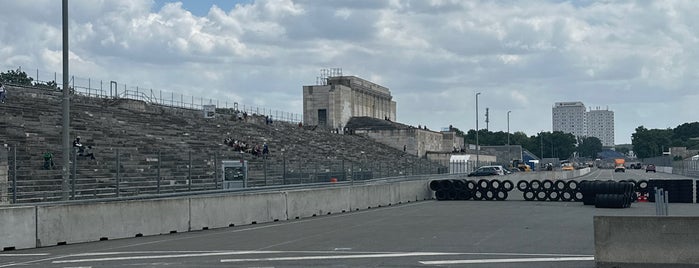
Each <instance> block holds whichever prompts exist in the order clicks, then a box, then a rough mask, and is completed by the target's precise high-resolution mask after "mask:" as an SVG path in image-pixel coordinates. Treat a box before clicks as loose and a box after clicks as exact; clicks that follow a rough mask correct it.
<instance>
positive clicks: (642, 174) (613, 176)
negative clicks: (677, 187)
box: [576, 169, 696, 181]
mask: <svg viewBox="0 0 699 268" xmlns="http://www.w3.org/2000/svg"><path fill="white" fill-rule="evenodd" d="M629 179H634V180H636V181H638V180H642V179H643V180H649V179H692V178H688V177H684V176H681V175H675V174H668V173H660V172H658V173H656V172H646V171H645V170H643V169H627V170H626V172H614V170H613V169H593V170H592V171H591V172H590V173H588V174H586V175H585V176H582V177H579V178H576V180H615V181H619V180H629ZM695 179H696V178H695Z"/></svg>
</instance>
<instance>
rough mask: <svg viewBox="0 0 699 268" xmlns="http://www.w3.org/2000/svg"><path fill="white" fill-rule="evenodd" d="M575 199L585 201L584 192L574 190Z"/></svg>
mask: <svg viewBox="0 0 699 268" xmlns="http://www.w3.org/2000/svg"><path fill="white" fill-rule="evenodd" d="M573 201H575V202H582V201H583V194H582V193H581V192H573Z"/></svg>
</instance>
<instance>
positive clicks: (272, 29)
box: [0, 0, 699, 144]
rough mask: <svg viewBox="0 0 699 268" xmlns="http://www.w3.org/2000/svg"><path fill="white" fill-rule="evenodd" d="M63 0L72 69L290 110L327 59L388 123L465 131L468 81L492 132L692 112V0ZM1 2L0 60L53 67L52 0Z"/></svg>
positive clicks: (646, 121) (56, 60) (673, 119)
mask: <svg viewBox="0 0 699 268" xmlns="http://www.w3.org/2000/svg"><path fill="white" fill-rule="evenodd" d="M69 4H70V7H69V9H70V14H71V18H70V21H71V23H70V27H71V28H70V36H71V45H70V48H71V73H72V75H75V76H76V81H88V79H91V80H89V81H99V80H102V81H117V82H118V83H119V84H120V85H132V86H139V87H141V88H148V89H151V88H152V89H154V90H156V91H164V92H165V93H164V94H185V95H187V96H191V95H194V96H197V97H202V98H205V99H212V100H219V101H221V102H224V101H225V102H229V103H233V102H238V103H239V104H241V105H248V106H259V107H267V108H273V109H275V110H281V111H285V112H291V113H297V114H301V113H302V110H303V101H302V86H304V85H313V84H315V83H316V77H317V76H318V75H319V73H320V69H322V68H335V67H339V68H342V70H343V74H344V75H354V76H358V77H361V78H364V79H367V80H370V81H372V82H375V83H378V84H381V85H383V86H386V87H388V88H389V89H390V90H391V94H392V96H393V98H394V100H395V101H396V102H397V121H399V122H401V123H405V124H410V125H414V126H417V125H422V126H425V125H426V126H428V127H429V128H430V129H433V130H439V129H441V128H442V127H447V126H449V125H453V126H455V127H458V128H460V129H464V130H468V129H472V128H474V127H475V111H474V103H475V97H474V92H476V91H479V92H481V93H482V94H481V95H480V97H479V108H480V112H479V115H480V118H479V122H480V123H479V125H480V126H485V122H484V121H485V118H484V114H485V108H489V112H490V130H492V131H500V130H502V131H505V130H506V128H507V121H506V116H507V111H512V113H511V116H510V119H511V122H510V129H511V130H512V131H513V132H514V131H523V132H525V133H527V134H529V135H534V134H536V133H537V132H539V131H542V130H544V131H550V130H551V128H552V126H551V117H552V116H551V109H552V107H553V105H554V103H555V102H562V101H582V102H583V103H585V105H587V107H602V108H603V109H604V108H607V107H608V108H609V109H610V110H613V111H614V112H615V128H616V132H615V141H616V143H618V144H619V143H630V142H631V133H633V132H634V129H635V128H636V127H638V126H640V125H643V126H645V127H646V128H674V127H676V126H678V125H680V124H682V123H686V122H694V121H697V116H696V114H697V113H696V111H697V107H696V104H697V103H699V90H697V89H696V87H697V84H699V73H697V72H696V70H697V69H699V46H698V45H697V41H696V40H699V31H697V30H696V29H699V19H697V17H696V15H695V14H694V13H695V12H694V11H695V10H699V1H682V0H677V1H644V0H638V1H634V0H620V1H574V2H569V1H560V0H550V1H546V0H533V1H476V0H474V1H450V0H431V1H427V0H403V1H393V0H353V1H342V0H324V1H320V0H318V1H316V0H248V1H210V0H209V1H185V2H182V4H177V2H167V1H161V0H158V1H148V0H103V1H94V0H71V1H69ZM214 4H215V5H216V8H213V9H212V8H211V7H212V6H213V5H214ZM0 6H2V7H3V8H2V9H0V17H2V18H3V19H2V20H0V58H2V59H3V61H2V62H0V70H8V69H16V68H17V67H18V66H22V67H23V69H28V70H36V69H39V70H41V73H42V74H43V75H42V77H43V78H47V79H48V78H50V77H53V73H54V72H58V73H60V70H61V42H60V40H61V32H60V29H61V18H60V12H56V10H60V1H55V0H23V1H15V0H0ZM37 6H41V7H42V8H41V9H37V8H36V7H37ZM17 25H21V27H17ZM32 73H35V71H33V72H32ZM59 77H60V75H59Z"/></svg>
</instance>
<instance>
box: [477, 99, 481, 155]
mask: <svg viewBox="0 0 699 268" xmlns="http://www.w3.org/2000/svg"><path fill="white" fill-rule="evenodd" d="M480 94H481V93H480V92H478V93H476V168H478V165H479V164H480V161H481V160H480V154H481V153H480V148H478V95H480Z"/></svg>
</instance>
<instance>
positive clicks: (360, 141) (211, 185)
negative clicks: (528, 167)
mask: <svg viewBox="0 0 699 268" xmlns="http://www.w3.org/2000/svg"><path fill="white" fill-rule="evenodd" d="M8 90H9V92H10V96H9V98H8V101H7V102H6V103H5V104H1V105H0V114H2V116H1V118H0V144H7V145H8V147H10V148H15V149H16V155H17V160H16V162H14V160H13V159H10V161H9V162H8V163H9V164H8V167H9V169H10V170H11V169H12V167H13V166H14V165H16V166H17V169H16V170H17V171H16V176H17V188H18V191H17V199H18V200H20V201H21V202H34V201H52V200H60V198H61V185H62V181H63V179H62V171H61V170H62V168H63V167H62V164H63V157H64V156H63V155H62V150H61V143H62V136H61V129H62V128H61V124H62V117H61V111H62V108H61V107H62V106H61V100H62V95H61V93H60V92H57V91H46V90H41V89H35V88H26V87H12V86H8ZM70 136H71V139H73V138H75V136H80V137H81V140H82V141H83V144H85V145H91V146H93V152H94V153H95V155H96V157H97V161H89V159H87V158H85V157H80V156H78V157H76V162H75V163H76V165H75V175H74V176H71V178H70V181H69V183H70V184H71V189H74V192H73V191H71V193H70V194H71V197H72V198H73V199H92V198H100V197H115V196H117V194H118V195H119V196H126V195H139V194H154V193H158V192H160V193H163V192H180V191H189V190H207V189H215V188H217V187H220V182H219V181H218V180H217V179H216V175H217V174H219V173H220V172H218V171H217V169H220V167H219V166H218V164H217V161H220V160H224V159H229V160H238V159H244V160H247V161H249V170H248V172H249V173H248V180H249V184H248V185H249V186H253V187H254V186H264V185H278V184H283V183H287V184H288V183H305V182H327V181H329V178H330V177H339V178H338V179H368V178H376V177H387V176H397V175H406V174H416V173H428V172H429V173H435V172H436V171H437V170H438V169H439V168H442V167H441V166H439V165H438V164H436V163H433V162H431V161H428V160H426V159H421V158H416V157H414V156H411V155H406V154H404V153H403V152H402V151H400V150H396V149H394V148H391V147H389V146H386V145H383V144H380V143H376V142H374V141H372V140H370V139H368V138H365V137H362V136H355V135H341V134H334V133H329V132H327V131H325V130H311V129H307V128H299V127H298V126H296V125H294V124H289V123H284V122H274V123H273V124H270V125H268V124H265V120H264V117H263V116H260V115H250V116H248V118H247V120H246V121H239V120H237V119H236V118H235V117H234V116H232V115H226V114H218V115H217V116H216V117H215V118H210V119H205V118H203V115H202V112H201V111H198V110H187V109H181V108H171V107H166V106H160V105H154V104H148V103H145V102H142V101H134V100H127V99H100V98H89V97H83V96H78V95H74V96H72V98H71V133H70ZM226 137H231V138H233V139H236V140H242V141H244V142H246V143H247V144H251V145H254V144H259V145H260V146H261V145H262V144H263V143H265V142H266V143H267V144H268V146H269V150H270V155H269V156H268V157H267V158H265V159H263V158H262V157H255V156H253V155H251V154H248V153H240V152H237V151H234V150H233V148H231V147H229V146H226V145H224V144H223V140H224V139H225V138H226ZM46 151H51V152H52V153H53V155H54V162H55V165H56V166H55V168H54V169H53V170H43V169H42V166H43V158H42V155H43V153H44V152H46ZM71 157H72V156H71ZM9 158H11V156H8V159H9ZM117 162H118V165H117ZM190 162H191V163H190ZM68 168H69V169H72V168H73V167H72V166H71V167H68ZM117 171H118V172H117ZM71 173H72V172H71ZM117 173H118V175H117ZM158 174H159V176H158ZM117 176H118V178H119V179H118V180H117ZM7 177H8V178H9V177H10V176H9V175H8V176H7ZM0 180H1V178H0ZM117 181H118V185H117ZM73 183H74V184H75V186H74V187H73V186H72V184H73ZM158 185H159V187H158ZM117 188H118V189H119V191H117Z"/></svg>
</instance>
